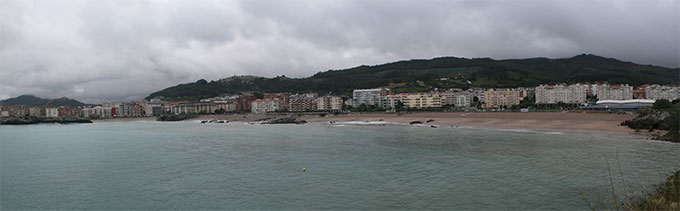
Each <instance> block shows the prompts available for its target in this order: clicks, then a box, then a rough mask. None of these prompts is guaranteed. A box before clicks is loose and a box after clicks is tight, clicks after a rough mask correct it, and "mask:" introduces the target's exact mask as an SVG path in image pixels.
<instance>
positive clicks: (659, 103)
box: [652, 99, 673, 110]
mask: <svg viewBox="0 0 680 211" xmlns="http://www.w3.org/2000/svg"><path fill="white" fill-rule="evenodd" d="M671 107H673V104H672V103H671V102H670V101H668V100H666V99H659V100H656V102H654V105H653V106H652V108H653V109H656V110H666V109H669V108H671Z"/></svg>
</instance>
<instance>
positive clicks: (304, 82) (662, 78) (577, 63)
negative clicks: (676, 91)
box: [147, 54, 680, 100]
mask: <svg viewBox="0 0 680 211" xmlns="http://www.w3.org/2000/svg"><path fill="white" fill-rule="evenodd" d="M679 71H680V69H679V68H675V69H671V68H665V67H659V66H652V65H640V64H635V63H631V62H624V61H620V60H617V59H612V58H605V57H601V56H596V55H590V54H582V55H578V56H574V57H571V58H562V59H548V58H529V59H509V60H494V59H489V58H475V59H467V58H457V57H441V58H434V59H429V60H424V59H418V60H409V61H399V62H393V63H388V64H382V65H375V66H366V65H362V66H359V67H354V68H349V69H344V70H329V71H325V72H319V73H317V74H315V75H313V76H311V77H307V78H287V77H285V76H279V77H274V78H264V77H255V76H235V77H230V78H225V79H221V80H217V81H210V82H208V81H206V80H199V81H196V82H194V83H187V84H180V85H177V86H173V87H169V88H166V89H163V90H161V91H158V92H154V93H152V94H151V95H149V96H148V97H147V99H151V98H156V97H162V98H165V99H168V100H179V99H182V100H197V99H201V98H208V97H214V96H219V95H222V94H236V93H244V92H291V93H303V92H317V93H320V94H326V93H334V94H341V95H342V94H344V95H349V94H351V92H352V90H353V89H361V88H375V87H389V88H392V89H393V90H395V91H397V92H409V91H423V90H428V89H430V88H431V87H439V88H468V87H520V86H523V87H530V86H536V85H539V84H545V83H551V84H552V83H576V82H596V81H600V82H604V81H608V82H609V83H624V84H631V85H642V84H646V83H656V84H678V82H679V81H680V78H679ZM418 80H420V81H423V82H424V86H423V85H419V84H418V83H416V81H418Z"/></svg>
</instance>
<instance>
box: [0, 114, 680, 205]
mask: <svg viewBox="0 0 680 211" xmlns="http://www.w3.org/2000/svg"><path fill="white" fill-rule="evenodd" d="M617 154H618V161H619V162H620V165H621V169H622V172H623V175H624V181H625V183H626V186H627V188H628V189H629V190H630V189H638V190H642V188H644V187H649V186H651V185H652V184H656V183H658V182H659V181H661V180H662V179H663V178H665V177H666V176H668V175H670V172H671V171H674V170H678V169H680V162H679V161H678V160H679V159H680V144H672V143H665V142H658V141H649V140H641V139H630V138H621V137H609V136H597V135H567V134H555V133H544V132H531V131H521V130H520V131H497V130H485V129H465V128H451V127H439V128H428V127H417V126H399V125H388V126H357V125H346V126H334V125H328V124H322V123H314V124H306V125H247V124H244V123H229V124H200V123H196V122H175V123H165V122H164V123H161V122H114V123H94V124H72V125H56V124H55V125H52V124H43V125H28V126H0V209H2V210H12V209H527V208H531V209H585V208H587V207H586V205H585V202H584V200H583V199H582V195H586V196H595V195H597V194H603V193H605V192H604V191H606V190H607V187H606V186H605V184H607V183H606V182H608V181H609V180H608V176H607V164H606V162H605V157H606V158H607V159H608V160H609V162H610V163H611V164H610V166H611V167H612V172H613V173H615V174H616V175H615V177H614V180H616V181H615V182H616V184H617V185H620V183H621V182H620V175H621V173H620V171H619V168H618V163H617V162H616V160H617V159H616V156H617ZM302 168H307V172H302V171H301V169H302Z"/></svg>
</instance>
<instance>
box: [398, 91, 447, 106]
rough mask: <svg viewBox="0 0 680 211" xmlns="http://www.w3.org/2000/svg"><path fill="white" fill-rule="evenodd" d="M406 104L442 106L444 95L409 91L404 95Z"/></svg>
mask: <svg viewBox="0 0 680 211" xmlns="http://www.w3.org/2000/svg"><path fill="white" fill-rule="evenodd" d="M403 101H404V106H406V107H407V108H415V109H422V108H440V107H442V97H441V96H440V95H439V93H433V92H430V93H407V94H405V95H403Z"/></svg>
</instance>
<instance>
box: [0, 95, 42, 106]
mask: <svg viewBox="0 0 680 211" xmlns="http://www.w3.org/2000/svg"><path fill="white" fill-rule="evenodd" d="M48 101H50V100H48V99H42V98H39V97H36V96H33V95H20V96H18V97H15V98H9V99H6V100H0V105H28V106H41V105H45V104H47V102H48Z"/></svg>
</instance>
